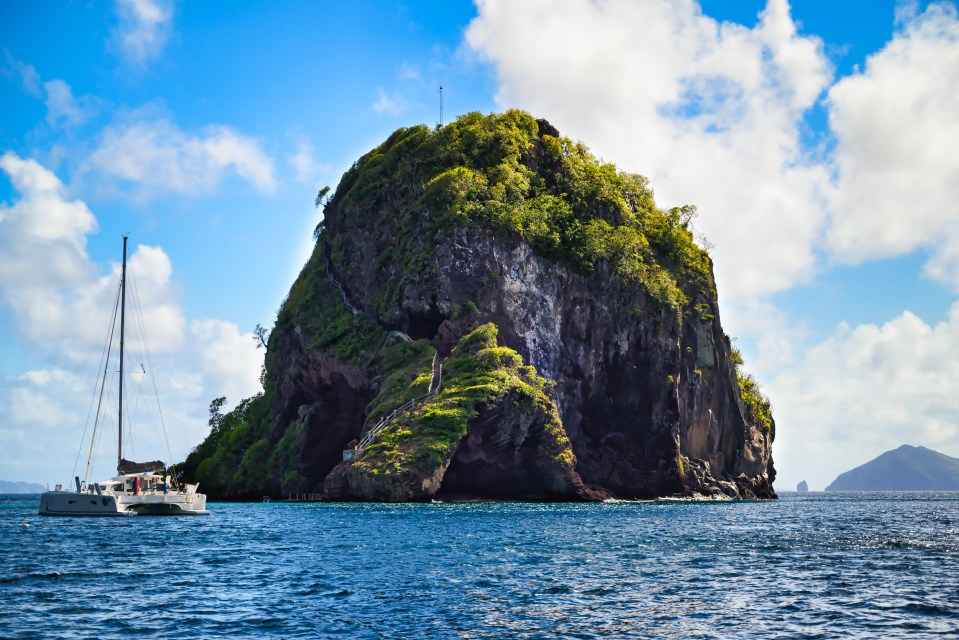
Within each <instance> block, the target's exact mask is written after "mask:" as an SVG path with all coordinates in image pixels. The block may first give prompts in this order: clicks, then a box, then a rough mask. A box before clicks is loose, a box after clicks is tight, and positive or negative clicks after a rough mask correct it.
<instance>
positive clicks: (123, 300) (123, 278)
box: [117, 236, 127, 473]
mask: <svg viewBox="0 0 959 640" xmlns="http://www.w3.org/2000/svg"><path fill="white" fill-rule="evenodd" d="M126 308H127V236H123V269H122V271H121V275H120V402H119V404H120V406H119V408H118V409H117V434H118V435H117V473H123V472H122V471H120V466H121V463H122V461H123V325H124V320H125V316H126Z"/></svg>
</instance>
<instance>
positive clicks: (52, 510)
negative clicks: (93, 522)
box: [39, 491, 136, 518]
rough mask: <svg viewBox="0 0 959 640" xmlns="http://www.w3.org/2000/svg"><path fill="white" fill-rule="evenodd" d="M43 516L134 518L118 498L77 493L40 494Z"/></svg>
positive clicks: (133, 513)
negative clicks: (120, 503) (122, 506)
mask: <svg viewBox="0 0 959 640" xmlns="http://www.w3.org/2000/svg"><path fill="white" fill-rule="evenodd" d="M39 513H40V515H41V516H81V517H93V518H97V517H99V518H109V517H123V516H134V515H136V512H135V511H127V510H125V509H123V508H121V506H120V505H119V504H118V503H117V499H116V496H112V495H97V494H95V493H78V492H76V491H46V492H44V493H42V494H40V511H39Z"/></svg>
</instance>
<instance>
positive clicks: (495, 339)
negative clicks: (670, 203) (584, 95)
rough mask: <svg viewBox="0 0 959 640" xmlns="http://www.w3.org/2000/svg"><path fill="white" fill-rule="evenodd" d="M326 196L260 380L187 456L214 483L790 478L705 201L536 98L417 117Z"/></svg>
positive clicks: (707, 484) (256, 490)
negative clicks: (431, 121) (699, 219)
mask: <svg viewBox="0 0 959 640" xmlns="http://www.w3.org/2000/svg"><path fill="white" fill-rule="evenodd" d="M324 195H325V193H321V195H320V196H318V198H317V203H318V204H323V205H324V206H323V219H322V221H321V222H320V224H319V225H318V226H317V229H316V233H315V239H316V246H315V249H314V251H313V255H312V257H311V258H310V259H309V261H308V262H307V264H306V265H305V266H304V267H303V270H302V272H301V273H300V275H299V277H298V278H297V280H296V281H295V282H294V284H293V286H292V287H291V289H290V292H289V295H288V297H287V299H286V300H285V301H284V303H283V305H282V307H281V308H280V310H279V312H278V316H277V320H276V324H275V326H274V328H273V330H272V332H271V333H270V335H269V340H268V345H267V353H266V359H265V369H264V377H263V382H264V391H263V393H262V394H259V395H257V396H255V397H253V398H249V399H247V400H245V401H243V402H241V403H240V404H239V405H238V406H237V407H236V408H235V409H234V410H233V411H232V412H230V413H228V414H227V415H225V416H220V415H218V414H216V413H215V412H213V415H212V417H211V427H212V429H211V432H210V435H209V436H208V437H207V439H206V440H205V441H204V442H203V443H201V444H200V445H199V446H197V447H196V449H194V451H193V452H192V453H191V454H190V456H189V457H188V458H187V460H186V461H185V462H184V463H183V464H182V465H181V466H180V471H181V472H182V473H183V474H184V475H185V476H186V477H188V478H189V479H190V480H195V481H199V482H200V483H201V484H202V485H203V486H204V488H205V489H206V491H207V493H208V494H209V495H210V496H211V497H213V498H216V499H250V498H254V499H259V497H260V496H261V495H265V494H268V495H269V494H271V495H286V494H289V493H313V494H319V493H322V495H323V496H324V498H325V499H328V500H362V501H424V500H433V499H445V500H475V499H505V500H569V501H573V500H602V499H608V498H619V499H649V498H657V497H665V496H689V497H697V496H712V497H728V498H775V497H776V494H775V492H774V490H773V480H774V479H775V469H774V467H773V461H772V456H771V446H772V442H773V439H774V436H775V422H774V420H773V418H772V415H771V411H770V406H769V402H768V400H767V399H766V398H765V397H764V396H763V395H762V394H761V393H760V392H759V390H758V388H757V385H756V383H755V381H754V380H753V379H752V377H751V376H749V375H748V374H746V373H745V372H744V371H743V370H742V359H741V358H740V357H739V354H738V351H736V350H735V349H734V348H733V346H732V345H731V343H730V340H729V338H728V337H727V336H726V335H725V334H724V333H723V329H722V326H721V324H720V318H719V308H718V304H717V293H716V287H715V282H714V279H713V274H712V263H711V261H710V258H709V256H708V254H707V252H706V251H705V250H703V249H702V248H700V247H699V246H697V244H696V243H695V242H694V239H693V234H692V232H691V231H690V229H689V222H690V218H691V217H692V215H693V214H694V212H695V209H694V208H692V207H688V206H687V207H679V208H673V209H668V210H664V209H661V208H659V207H658V206H657V205H656V203H655V202H654V199H653V191H652V189H651V188H650V186H649V184H648V182H647V180H646V179H645V178H643V177H642V176H639V175H634V174H628V173H625V172H623V171H620V170H618V169H617V168H616V167H614V166H612V165H610V164H607V163H603V162H601V161H599V160H597V159H596V158H595V157H594V156H592V155H591V154H590V153H589V151H588V150H587V149H586V148H585V147H584V146H583V145H582V144H579V143H577V142H574V141H571V140H569V139H567V138H564V137H562V136H561V135H560V134H559V132H558V131H557V130H556V129H555V128H554V127H552V126H551V125H550V124H549V123H548V122H546V121H544V120H537V119H535V118H534V117H532V116H531V115H529V114H527V113H524V112H520V111H508V112H506V113H503V114H494V115H489V116H484V115H481V114H478V113H472V114H468V115H466V116H462V117H460V118H459V119H457V120H456V121H455V122H453V123H450V124H448V125H446V126H443V127H437V128H435V129H432V128H429V127H426V126H416V127H411V128H403V129H399V130H397V131H396V132H395V133H393V135H391V136H390V137H389V138H388V139H387V140H386V141H385V142H383V143H382V144H381V145H379V146H378V147H377V148H375V149H373V150H372V151H370V152H369V153H367V154H366V155H364V156H363V157H361V158H360V159H359V160H357V161H356V163H355V164H354V165H353V167H352V168H351V169H350V170H349V171H347V172H346V174H345V175H344V176H343V178H342V180H341V181H340V183H339V185H338V186H337V188H336V190H335V192H334V193H333V195H332V196H331V197H329V198H328V199H326V198H324V197H323V196H324Z"/></svg>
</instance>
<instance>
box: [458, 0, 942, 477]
mask: <svg viewBox="0 0 959 640" xmlns="http://www.w3.org/2000/svg"><path fill="white" fill-rule="evenodd" d="M478 7H479V16H478V17H477V18H476V19H475V20H474V21H473V22H472V23H471V24H470V27H469V29H468V30H467V32H466V40H467V42H468V43H469V46H470V47H472V48H473V49H474V50H475V51H476V52H477V53H478V54H479V55H481V56H483V57H484V58H485V59H487V60H489V61H490V63H491V64H492V65H493V68H494V70H495V74H496V77H497V80H498V93H497V96H496V99H497V102H498V104H499V105H500V106H502V107H504V108H505V107H519V108H523V109H526V110H529V111H531V112H533V113H536V114H537V115H541V116H543V117H546V118H547V119H549V120H550V121H551V122H552V123H553V124H555V125H556V126H557V127H559V129H560V130H561V131H563V132H564V134H566V135H571V136H573V137H576V138H579V139H582V140H587V141H589V143H590V145H591V146H592V147H593V149H594V150H595V151H596V152H597V153H598V154H599V155H600V156H601V157H604V158H606V159H607V160H609V161H612V162H615V163H617V164H619V165H620V166H623V167H625V168H627V169H630V170H634V171H637V172H640V173H643V174H644V175H647V176H648V177H649V178H650V181H651V183H652V184H653V186H654V187H655V188H656V189H657V199H658V200H659V201H660V202H661V203H663V204H666V205H667V206H670V205H678V204H684V203H695V204H697V205H699V218H698V220H697V226H698V227H699V229H700V230H701V231H702V232H704V233H705V235H706V236H707V237H708V238H709V239H710V241H711V242H712V243H714V245H715V247H714V249H713V251H712V254H713V256H714V259H715V268H716V275H717V281H718V286H719V291H720V294H721V296H722V297H723V302H724V304H723V309H724V311H726V317H727V319H730V318H731V319H732V322H729V323H728V324H730V325H733V326H736V327H739V328H743V329H746V330H747V331H748V330H754V331H756V333H755V334H754V335H757V337H758V342H759V345H758V349H757V350H758V352H759V353H758V354H757V359H758V361H759V362H760V364H762V363H766V365H767V366H766V367H763V369H764V370H763V374H764V377H765V380H766V389H767V391H768V393H769V395H770V396H771V398H772V401H773V406H774V410H775V415H776V418H777V423H778V425H779V431H778V435H777V442H776V445H777V446H776V447H775V449H774V457H775V459H776V460H777V462H778V463H779V467H780V469H781V470H782V469H786V470H787V471H788V473H786V474H782V473H781V476H783V475H784V476H786V479H787V481H788V482H790V483H794V482H797V481H798V480H800V479H802V477H806V476H807V475H808V477H810V478H815V485H825V484H826V483H828V481H829V475H830V474H832V475H833V476H834V475H835V474H836V473H838V472H839V471H842V470H843V469H844V468H845V466H848V465H849V459H848V456H849V455H850V454H853V453H854V452H856V447H858V448H859V450H860V451H863V452H871V453H873V454H878V453H880V452H882V451H884V450H886V449H890V448H894V447H895V446H898V444H901V443H903V442H913V441H915V442H923V443H926V444H928V446H931V447H936V446H940V447H941V446H944V445H947V446H952V447H955V444H956V441H957V436H959V424H957V422H956V416H957V415H959V394H955V393H951V392H950V391H949V389H948V386H949V384H950V382H949V381H951V380H955V379H956V377H955V375H956V373H957V371H956V370H955V358H954V357H939V358H937V357H935V355H934V354H956V353H959V343H957V342H956V336H957V334H959V312H957V309H959V307H957V306H953V310H952V312H951V313H950V314H949V316H948V318H947V319H945V320H944V321H943V322H941V323H940V324H938V325H936V326H935V327H930V326H928V325H927V324H925V323H924V322H923V321H922V320H920V319H919V318H918V317H916V316H915V315H914V314H912V313H910V311H909V310H907V309H903V310H902V314H901V315H900V316H899V317H897V318H894V319H890V320H889V321H888V322H886V323H885V324H883V325H882V326H877V325H863V326H860V327H856V328H854V329H853V328H850V327H848V326H840V327H838V328H837V331H836V333H835V334H834V335H833V336H831V337H830V338H828V339H827V340H826V341H825V342H822V343H821V344H818V345H810V346H809V348H808V349H807V350H805V352H804V353H801V351H802V350H801V349H797V347H796V345H795V344H789V343H790V342H792V341H794V340H801V338H802V336H801V330H799V329H797V327H795V326H790V325H789V319H788V318H786V317H784V314H782V313H781V312H779V311H778V310H777V309H776V308H775V306H774V305H771V304H770V303H769V302H768V300H769V298H770V296H771V294H775V293H777V292H781V291H785V290H789V289H791V288H793V287H796V286H799V285H802V284H805V283H808V282H810V281H811V280H813V279H814V278H815V277H817V275H820V274H823V273H825V272H828V271H829V270H830V269H831V268H833V267H834V265H837V264H851V265H858V264H862V263H864V262H867V261H873V260H879V259H883V258H889V257H893V256H900V255H904V254H908V253H911V252H914V251H917V250H923V251H926V252H928V255H929V257H928V260H927V262H926V265H925V271H924V273H925V275H926V276H927V277H929V278H933V279H935V280H938V281H940V282H941V283H942V284H943V285H945V286H946V287H948V288H949V289H951V290H952V292H953V293H959V209H957V207H959V154H956V151H955V150H956V149H957V148H959V119H957V118H956V114H957V113H959V20H957V13H956V7H955V6H954V5H952V4H949V3H932V4H929V5H928V6H927V7H926V8H925V10H924V11H922V12H919V11H918V10H917V9H916V7H915V5H903V6H901V7H900V11H899V15H898V17H897V19H898V24H897V25H896V30H895V34H894V36H893V38H892V40H891V41H890V42H888V43H887V44H886V45H885V47H883V48H882V50H880V51H877V52H875V53H873V54H872V55H871V56H869V58H868V59H867V61H866V63H865V66H864V68H862V69H858V70H856V71H854V72H853V73H852V74H851V75H847V76H844V77H841V78H838V79H837V78H835V77H834V76H835V72H834V69H833V65H832V64H831V62H830V60H829V58H828V57H827V55H826V53H825V51H824V46H823V43H822V41H821V40H820V39H819V38H818V37H816V36H815V35H801V34H800V33H799V32H798V29H797V25H796V23H795V22H794V21H793V19H792V17H791V14H790V6H789V4H788V2H787V1H786V0H769V2H768V3H767V5H766V8H765V10H764V11H763V12H762V13H761V14H760V16H759V20H758V23H757V24H756V25H755V27H752V28H749V27H745V26H743V25H739V24H734V23H729V22H718V21H716V20H714V19H713V18H711V17H709V16H707V15H704V14H703V13H702V11H701V9H700V7H699V5H698V3H696V2H693V1H691V0H687V1H684V2H672V1H665V0H662V1H660V0H649V1H646V2H616V1H612V2H578V1H575V0H569V1H564V2H558V3H557V2H552V1H550V2H546V1H545V0H543V1H541V2H523V3H511V2H505V1H504V0H480V1H479V2H478ZM530 24H536V25H537V28H536V29H529V25H530ZM817 107H818V108H824V109H825V110H826V112H827V114H828V122H829V139H827V140H823V141H818V142H817V143H816V144H814V145H810V144H809V142H807V140H806V139H805V138H804V134H805V131H806V126H807V125H806V121H805V117H806V114H807V113H808V112H809V111H810V110H812V109H814V108H817ZM756 316H760V318H757V317H756ZM775 336H780V339H778V340H777V339H775ZM782 338H785V339H782ZM747 364H749V362H748V361H747ZM754 366H755V364H754ZM867 459H868V458H867ZM779 486H780V487H781V488H786V489H789V488H791V487H790V486H789V485H786V486H785V487H783V485H782V484H780V485H779Z"/></svg>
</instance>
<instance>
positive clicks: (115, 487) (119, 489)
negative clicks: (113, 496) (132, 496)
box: [113, 484, 123, 491]
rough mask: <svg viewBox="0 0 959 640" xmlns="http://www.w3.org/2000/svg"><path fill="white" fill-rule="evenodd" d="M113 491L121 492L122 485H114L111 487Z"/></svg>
mask: <svg viewBox="0 0 959 640" xmlns="http://www.w3.org/2000/svg"><path fill="white" fill-rule="evenodd" d="M113 490H114V491H123V485H122V484H115V485H113Z"/></svg>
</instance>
